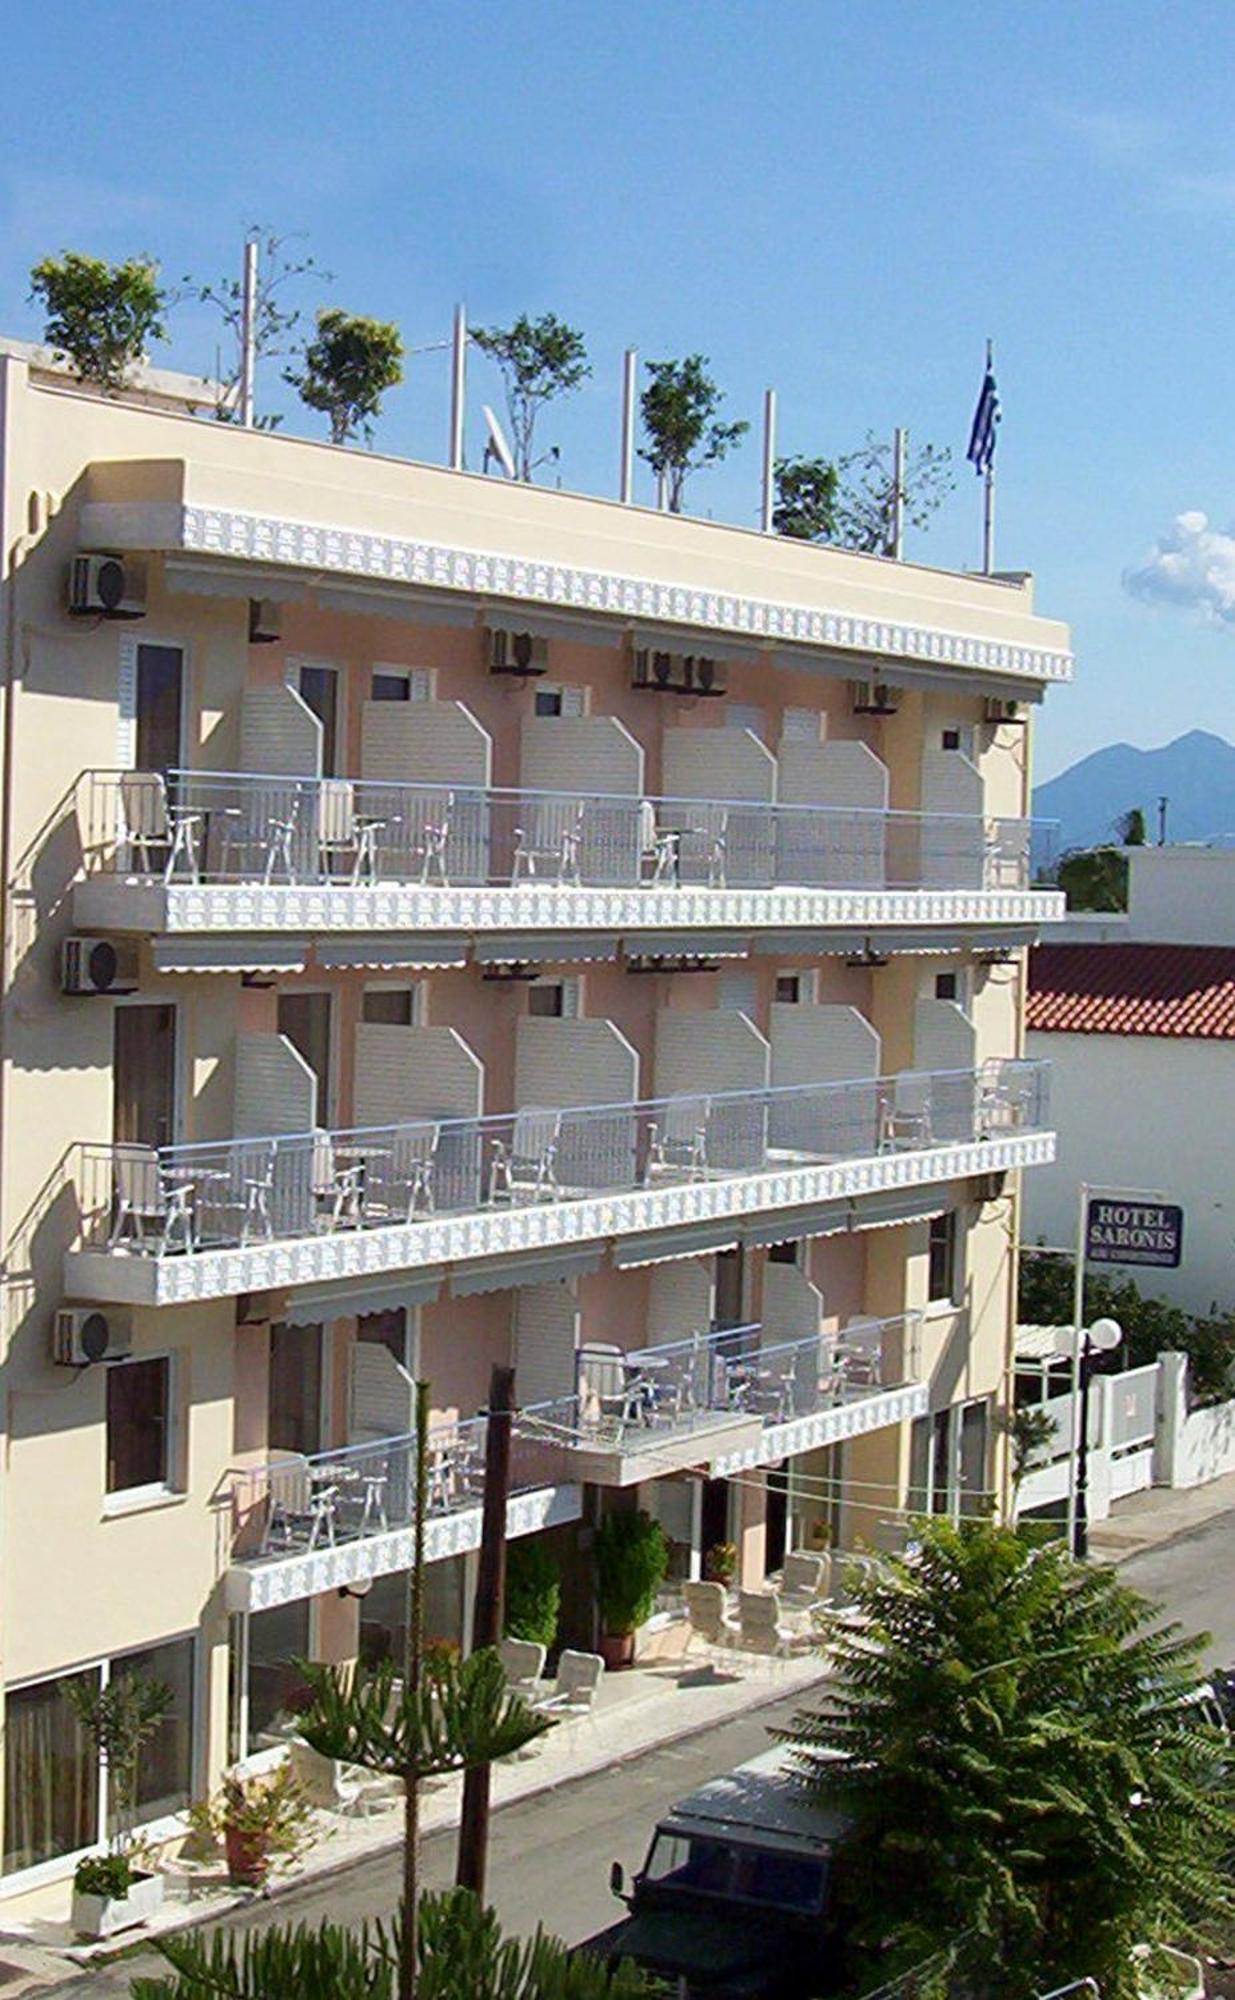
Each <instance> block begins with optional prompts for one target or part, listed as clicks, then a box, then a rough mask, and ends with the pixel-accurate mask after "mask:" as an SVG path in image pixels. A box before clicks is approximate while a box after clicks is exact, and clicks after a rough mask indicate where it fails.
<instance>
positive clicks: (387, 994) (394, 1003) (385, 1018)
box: [360, 986, 417, 1028]
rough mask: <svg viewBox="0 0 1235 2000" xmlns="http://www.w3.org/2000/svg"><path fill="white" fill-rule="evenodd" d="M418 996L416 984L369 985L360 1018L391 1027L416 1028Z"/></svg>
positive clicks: (362, 1002) (362, 1003) (361, 1006)
mask: <svg viewBox="0 0 1235 2000" xmlns="http://www.w3.org/2000/svg"><path fill="white" fill-rule="evenodd" d="M416 998H417V995H416V988H415V987H414V986H368V987H366V988H365V993H364V998H363V1000H362V1001H361V1003H360V1018H361V1020H362V1021H374V1022H377V1023H379V1024H381V1025H383V1026H385V1027H390V1028H414V1027H415V1026H416V1012H417V1009H416Z"/></svg>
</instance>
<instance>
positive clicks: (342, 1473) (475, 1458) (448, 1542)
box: [224, 1417, 580, 1611]
mask: <svg viewBox="0 0 1235 2000" xmlns="http://www.w3.org/2000/svg"><path fill="white" fill-rule="evenodd" d="M485 1430H486V1423H485V1419H484V1418H483V1417H475V1418H471V1419H469V1420H468V1421H466V1422H463V1423H458V1424H450V1425H441V1426H438V1427H436V1428H432V1429H430V1432H429V1437H428V1454H427V1456H428V1479H429V1505H428V1512H427V1515H426V1519H425V1552H426V1556H427V1558H428V1560H429V1561H430V1562H434V1561H438V1560H440V1559H441V1558H442V1557H445V1556H454V1555H462V1554H465V1553H466V1552H467V1551H468V1550H470V1549H476V1548H479V1546H480V1522H481V1506H482V1499H483V1492H484V1464H485ZM415 1446H416V1439H415V1435H414V1434H412V1435H405V1436H402V1437H391V1438H381V1439H378V1440H377V1441H376V1442H374V1443H366V1444H359V1445H351V1446H348V1447H346V1448H345V1449H343V1450H341V1451H323V1452H315V1453H313V1454H312V1455H310V1456H304V1457H301V1456H299V1455H288V1456H285V1457H279V1458H276V1459H272V1460H270V1461H268V1462H266V1463H264V1464H261V1465H256V1466H247V1467H243V1468H238V1469H236V1470H234V1471H233V1472H232V1473H231V1474H230V1475H229V1479H228V1483H227V1488H226V1492H225V1495H224V1499H225V1509H224V1521H225V1535H226V1548H225V1553H224V1561H225V1567H226V1570H227V1580H226V1598H227V1607H228V1609H229V1610H230V1611H265V1610H268V1609H269V1608H270V1607H271V1606H272V1605H276V1604H287V1603H290V1602H292V1601H293V1600H295V1599H299V1598H303V1597H309V1596H313V1595H316V1594H317V1593H318V1592H319V1591H323V1590H333V1589H341V1588H343V1587H344V1586H345V1585H347V1584H352V1583H357V1582H360V1581H362V1580H364V1579H365V1578H368V1577H375V1576H386V1575H389V1574H390V1573H391V1572H393V1571H396V1570H407V1569H410V1568H411V1564H412V1553H413V1551H412V1539H413V1523H414V1519H415ZM575 1476H576V1475H574V1474H573V1473H572V1472H571V1471H570V1470H569V1469H568V1467H567V1454H566V1452H565V1450H564V1448H563V1447H562V1446H561V1445H560V1444H558V1443H557V1442H556V1441H554V1440H551V1439H541V1438H535V1437H527V1436H524V1435H523V1434H522V1433H521V1432H517V1433H516V1435H515V1436H514V1437H513V1438H512V1441H511V1479H510V1504H509V1507H508V1510H507V1524H506V1531H507V1534H508V1535H510V1536H514V1535H525V1534H532V1533H534V1532H535V1531H536V1530H537V1529H539V1528H546V1527H553V1526H556V1525H557V1523H558V1522H561V1521H571V1520H575V1519H576V1518H577V1517H578V1514H579V1512H580V1490H579V1487H578V1486H577V1485H574V1484H572V1483H571V1481H572V1480H573V1479H574V1478H575Z"/></svg>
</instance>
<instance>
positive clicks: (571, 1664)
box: [533, 1649, 605, 1717]
mask: <svg viewBox="0 0 1235 2000" xmlns="http://www.w3.org/2000/svg"><path fill="white" fill-rule="evenodd" d="M604 1671H605V1663H604V1661H603V1660H602V1659H601V1657H600V1654H599V1653H574V1652H571V1651H569V1649H568V1650H567V1651H566V1652H564V1653H563V1654H562V1655H561V1657H560V1659H559V1660H558V1663H557V1679H556V1681H555V1682H554V1684H553V1689H552V1692H551V1693H549V1694H546V1695H542V1696H541V1698H540V1700H539V1701H537V1702H535V1703H534V1704H533V1706H534V1707H535V1709H536V1712H537V1714H538V1715H561V1716H568V1717H569V1716H576V1717H585V1716H590V1715H592V1713H593V1711H594V1708H595V1703H596V1695H597V1691H598V1689H599V1687H600V1683H601V1680H602V1679H603V1677H604Z"/></svg>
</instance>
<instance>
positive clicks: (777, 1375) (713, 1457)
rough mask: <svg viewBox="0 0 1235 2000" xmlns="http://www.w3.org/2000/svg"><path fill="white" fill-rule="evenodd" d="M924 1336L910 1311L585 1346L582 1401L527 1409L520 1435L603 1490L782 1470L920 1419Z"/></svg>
mask: <svg viewBox="0 0 1235 2000" xmlns="http://www.w3.org/2000/svg"><path fill="white" fill-rule="evenodd" d="M918 1331H919V1319H918V1315H916V1314H905V1315H902V1316H900V1317H898V1318H895V1319H886V1320H862V1321H855V1322H851V1323H850V1325H849V1326H848V1327H847V1328H846V1329H844V1330H843V1331H842V1332H839V1333H824V1332H816V1333H813V1334H810V1335H808V1336H807V1337H805V1338H803V1339H798V1340H792V1341H771V1342H769V1340H768V1338H767V1330H766V1329H765V1328H761V1327H759V1326H742V1327H725V1328H721V1329H714V1330H712V1331H711V1332H707V1333H704V1332H696V1333H693V1334H691V1336H690V1337H689V1339H686V1340H676V1341H669V1342H665V1343H661V1344H659V1345H656V1346H652V1347H645V1348H640V1349H637V1350H631V1351H625V1352H624V1351H622V1350H620V1349H618V1348H614V1347H609V1346H604V1347H602V1346H597V1345H594V1344H592V1345H586V1344H585V1345H584V1346H583V1347H581V1348H580V1349H579V1353H578V1356H577V1367H578V1386H577V1389H576V1392H575V1394H574V1395H573V1396H567V1397H563V1398H561V1399H560V1400H558V1401H556V1402H550V1403H541V1404H537V1405H535V1406H533V1407H531V1408H528V1409H525V1410H523V1411H522V1412H521V1414H520V1417H519V1419H518V1428H519V1432H520V1434H521V1436H522V1437H523V1438H524V1439H525V1440H526V1441H528V1442H540V1443H543V1444H544V1445H545V1446H546V1448H547V1447H549V1446H553V1445H556V1446H557V1447H558V1448H560V1449H561V1450H562V1451H563V1452H564V1453H565V1454H566V1463H567V1464H568V1465H569V1467H570V1468H571V1476H572V1477H574V1478H577V1479H580V1480H586V1481H590V1482H591V1483H593V1484H595V1485H600V1486H632V1485H634V1484H636V1483H637V1482H639V1481H641V1480H648V1479H656V1478H659V1477H661V1476H663V1475H664V1474H665V1473H668V1472H674V1471H679V1470H681V1469H683V1468H685V1467H687V1466H703V1467H705V1468H706V1469H707V1471H708V1474H709V1476H711V1477H715V1478H718V1477H724V1476H726V1475H728V1474H730V1473H734V1472H739V1471H743V1470H750V1469H751V1468H753V1467H756V1466H760V1465H773V1464H778V1463H779V1462H780V1460H781V1459H783V1458H789V1457H792V1456H793V1455H794V1454H796V1453H797V1452H802V1451H813V1450H816V1449H817V1448H818V1447H819V1446H821V1445H827V1444H835V1443H837V1442H838V1441H839V1440H840V1439H843V1438H847V1437H856V1436H860V1435H863V1434H864V1433H865V1432H867V1431H871V1430H876V1429H878V1428H879V1427H880V1426H881V1425H884V1424H891V1423H900V1422H901V1421H902V1420H903V1419H905V1418H909V1417H916V1416H921V1415H922V1413H923V1412H924V1411H925V1409H926V1388H925V1385H924V1384H923V1383H922V1381H921V1379H920V1374H921V1363H920V1354H919V1340H918Z"/></svg>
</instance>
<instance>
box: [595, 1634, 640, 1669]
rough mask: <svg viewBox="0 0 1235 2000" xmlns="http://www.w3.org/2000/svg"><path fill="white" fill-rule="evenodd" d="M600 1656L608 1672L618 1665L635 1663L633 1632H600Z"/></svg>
mask: <svg viewBox="0 0 1235 2000" xmlns="http://www.w3.org/2000/svg"><path fill="white" fill-rule="evenodd" d="M600 1657H601V1659H602V1660H603V1661H604V1663H605V1666H606V1667H607V1669H608V1671H609V1672H610V1673H613V1672H614V1671H615V1669H616V1668H618V1667H631V1666H633V1665H634V1663H635V1635H634V1633H633V1632H602V1633H601V1638H600Z"/></svg>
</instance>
